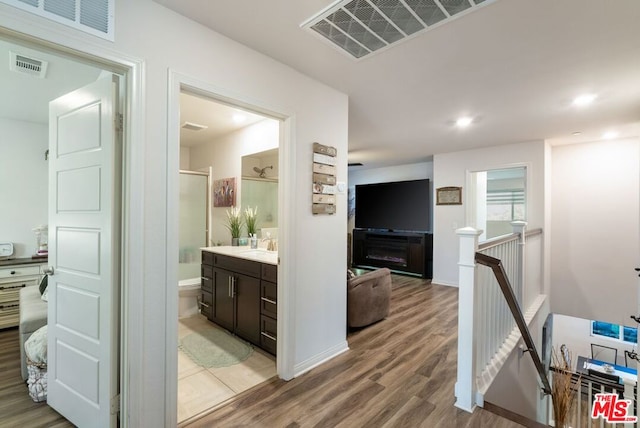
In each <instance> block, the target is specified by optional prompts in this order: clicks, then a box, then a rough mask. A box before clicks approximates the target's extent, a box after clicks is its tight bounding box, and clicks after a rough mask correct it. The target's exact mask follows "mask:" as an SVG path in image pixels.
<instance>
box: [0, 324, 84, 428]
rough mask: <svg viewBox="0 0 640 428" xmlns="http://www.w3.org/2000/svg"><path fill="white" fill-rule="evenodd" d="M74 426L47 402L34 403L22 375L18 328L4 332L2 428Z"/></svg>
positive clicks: (0, 337)
mask: <svg viewBox="0 0 640 428" xmlns="http://www.w3.org/2000/svg"><path fill="white" fill-rule="evenodd" d="M73 426H74V425H73V424H71V423H70V422H69V421H67V420H66V419H65V418H63V417H62V416H61V415H60V414H59V413H58V412H56V411H55V410H53V409H52V408H51V407H49V406H47V403H36V402H34V401H33V400H31V397H29V390H28V389H27V384H26V383H25V382H24V381H23V380H22V377H21V376H20V343H19V341H18V328H17V327H16V328H11V329H5V330H0V427H21V428H67V427H73Z"/></svg>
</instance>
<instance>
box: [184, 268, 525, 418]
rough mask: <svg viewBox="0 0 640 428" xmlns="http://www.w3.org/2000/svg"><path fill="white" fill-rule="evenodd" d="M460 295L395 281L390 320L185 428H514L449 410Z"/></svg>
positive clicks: (354, 334)
mask: <svg viewBox="0 0 640 428" xmlns="http://www.w3.org/2000/svg"><path fill="white" fill-rule="evenodd" d="M457 302H458V290H457V289H456V288H451V287H444V286H439V285H434V284H430V283H429V282H428V281H424V280H421V279H416V278H410V277H404V276H397V275H394V276H393V295H392V303H391V314H390V316H389V317H388V318H387V319H386V320H383V321H381V322H379V323H376V324H373V325H371V326H369V327H366V328H363V329H359V330H355V331H352V332H350V334H349V336H348V341H349V347H350V350H349V351H348V352H346V353H344V354H342V355H340V356H338V357H336V358H334V359H333V360H331V361H329V362H327V363H325V364H322V365H321V366H319V367H317V368H315V369H313V370H311V371H310V372H308V373H307V374H305V375H302V376H300V377H298V378H296V379H293V380H291V381H289V382H284V381H282V380H272V381H270V382H267V383H265V384H263V385H260V386H257V387H255V388H253V389H252V390H250V391H248V392H245V393H244V394H242V395H241V396H239V397H238V398H236V399H235V400H233V401H232V402H231V403H230V404H228V405H226V406H224V407H222V408H219V409H217V410H215V411H213V412H212V413H210V414H209V415H207V416H205V417H203V418H202V419H200V420H198V421H195V422H193V423H191V424H189V425H188V426H190V427H239V426H246V427H269V428H273V427H286V428H298V427H349V428H352V427H411V428H413V427H430V428H431V427H469V428H471V427H474V428H475V427H493V428H510V427H519V426H521V425H518V424H516V423H513V422H511V421H508V420H506V419H503V418H501V417H499V416H497V415H495V414H493V413H489V412H486V411H484V410H482V409H479V410H476V412H475V413H473V414H472V415H471V414H468V413H466V412H463V411H461V410H458V409H457V408H455V407H454V406H453V403H454V395H453V388H454V383H455V379H456V358H457Z"/></svg>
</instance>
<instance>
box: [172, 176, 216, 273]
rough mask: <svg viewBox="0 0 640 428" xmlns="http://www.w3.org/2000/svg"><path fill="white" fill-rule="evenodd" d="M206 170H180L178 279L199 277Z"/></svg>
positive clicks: (205, 236)
mask: <svg viewBox="0 0 640 428" xmlns="http://www.w3.org/2000/svg"><path fill="white" fill-rule="evenodd" d="M209 187H210V180H209V173H207V172H197V171H184V170H181V171H180V208H179V211H180V226H179V237H178V238H179V245H180V253H179V256H178V262H179V265H178V279H179V280H182V279H189V278H199V277H200V262H201V253H200V248H201V247H206V246H207V242H208V240H209V239H208V237H209V227H208V225H209V221H208V219H209V208H208V207H209Z"/></svg>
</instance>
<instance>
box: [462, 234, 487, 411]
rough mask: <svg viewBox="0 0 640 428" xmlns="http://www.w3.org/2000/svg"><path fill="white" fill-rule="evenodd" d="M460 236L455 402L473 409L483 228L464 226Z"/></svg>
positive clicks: (474, 405)
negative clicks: (477, 284)
mask: <svg viewBox="0 0 640 428" xmlns="http://www.w3.org/2000/svg"><path fill="white" fill-rule="evenodd" d="M456 234H457V235H458V236H459V237H460V258H459V262H458V272H459V275H458V288H459V290H458V380H457V382H456V387H455V393H456V403H455V406H456V407H458V408H459V409H462V410H466V411H467V412H473V409H474V408H475V407H476V372H475V366H476V363H475V360H476V337H475V331H476V328H475V324H476V323H475V314H474V307H475V300H476V296H475V282H476V262H475V257H476V251H477V250H478V237H479V236H480V235H481V234H482V231H481V230H476V229H474V228H472V227H464V228H462V229H458V230H456Z"/></svg>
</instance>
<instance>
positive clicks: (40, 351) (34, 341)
mask: <svg viewBox="0 0 640 428" xmlns="http://www.w3.org/2000/svg"><path fill="white" fill-rule="evenodd" d="M24 352H25V354H26V355H27V357H28V358H29V359H30V360H31V361H33V362H34V363H36V364H47V326H46V325H45V326H44V327H40V328H39V329H37V330H36V331H35V332H34V333H33V334H32V335H31V336H29V338H28V339H27V340H26V342H24Z"/></svg>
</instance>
